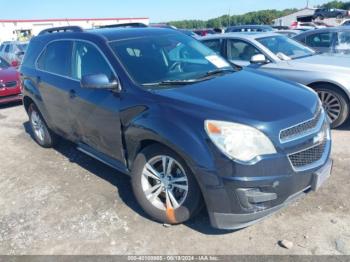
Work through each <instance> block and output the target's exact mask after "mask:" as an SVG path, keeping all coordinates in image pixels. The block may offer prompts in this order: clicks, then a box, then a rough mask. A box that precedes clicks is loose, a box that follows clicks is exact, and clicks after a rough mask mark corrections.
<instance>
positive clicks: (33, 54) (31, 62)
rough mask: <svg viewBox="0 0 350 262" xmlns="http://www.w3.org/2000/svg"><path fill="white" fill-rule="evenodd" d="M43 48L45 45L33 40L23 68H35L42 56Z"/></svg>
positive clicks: (23, 62) (26, 53)
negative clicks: (39, 57) (36, 62)
mask: <svg viewBox="0 0 350 262" xmlns="http://www.w3.org/2000/svg"><path fill="white" fill-rule="evenodd" d="M43 47H44V44H43V43H42V42H40V41H35V40H32V41H31V42H30V43H29V45H28V47H27V51H26V52H25V55H24V58H23V61H22V65H21V66H22V67H23V66H25V67H28V68H35V61H36V59H37V58H38V56H39V55H40V53H41V51H42V49H43Z"/></svg>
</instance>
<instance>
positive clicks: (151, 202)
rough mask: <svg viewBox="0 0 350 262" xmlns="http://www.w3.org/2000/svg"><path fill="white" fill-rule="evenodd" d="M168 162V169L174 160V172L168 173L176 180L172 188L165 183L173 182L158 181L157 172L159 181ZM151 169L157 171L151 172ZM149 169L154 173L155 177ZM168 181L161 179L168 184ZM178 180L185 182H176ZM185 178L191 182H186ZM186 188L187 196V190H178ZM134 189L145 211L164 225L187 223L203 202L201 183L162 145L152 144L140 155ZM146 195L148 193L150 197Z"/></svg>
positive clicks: (137, 159)
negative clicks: (150, 172)
mask: <svg viewBox="0 0 350 262" xmlns="http://www.w3.org/2000/svg"><path fill="white" fill-rule="evenodd" d="M164 160H166V161H165V162H166V163H167V165H166V167H167V166H169V163H170V162H171V161H170V160H173V162H172V165H170V166H171V168H170V172H168V174H171V177H172V181H174V182H173V185H174V186H172V188H171V189H170V188H167V189H165V187H167V186H166V185H164V183H170V182H169V181H168V182H167V181H165V182H164V183H163V182H162V181H160V180H159V179H154V174H155V172H154V171H156V173H157V178H158V177H160V176H161V175H163V171H162V170H163V161H164ZM150 166H151V167H152V168H153V170H152V169H150ZM146 170H147V171H146ZM149 170H151V171H152V172H153V174H151V176H150V175H149ZM165 170H167V168H165ZM175 171H176V172H175ZM145 174H147V175H145ZM166 178H167V177H164V178H161V179H162V180H163V181H164V180H166ZM175 179H177V180H181V181H178V182H175ZM185 179H187V181H186V182H185V181H184V180H185ZM158 180H159V182H158V184H157V183H156V181H158ZM186 185H187V193H185V192H186V190H184V189H181V188H178V186H181V187H182V188H186ZM158 186H159V188H158ZM132 188H133V192H134V195H135V197H136V200H137V202H138V203H139V205H140V206H141V207H142V209H143V210H144V211H145V212H146V213H147V214H148V215H149V216H150V217H151V218H152V219H154V220H155V221H158V222H161V223H168V224H180V223H183V222H185V221H187V220H189V219H190V218H192V217H193V216H194V215H195V214H197V212H199V211H200V209H201V207H202V203H203V201H202V195H201V191H200V189H199V186H198V184H197V181H196V179H195V177H194V175H193V174H192V172H191V171H190V169H189V168H188V167H187V165H186V163H185V162H184V161H183V160H182V159H181V158H180V157H179V156H178V155H177V154H175V153H174V152H173V151H171V150H170V149H168V148H166V147H164V146H161V145H151V146H149V147H147V148H145V149H144V150H142V151H141V152H140V153H139V154H138V155H137V156H136V159H135V161H134V165H133V168H132ZM162 189H163V190H162ZM147 190H148V191H149V192H147ZM167 192H171V194H169V193H167ZM146 194H148V196H147V197H146ZM155 196H156V197H155ZM167 196H168V197H167ZM171 196H172V197H171ZM174 199H175V201H173V200H174ZM168 200H170V201H168Z"/></svg>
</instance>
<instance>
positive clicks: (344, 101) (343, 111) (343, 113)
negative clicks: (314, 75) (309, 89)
mask: <svg viewBox="0 0 350 262" xmlns="http://www.w3.org/2000/svg"><path fill="white" fill-rule="evenodd" d="M314 89H315V91H316V92H317V93H318V94H319V97H320V99H321V101H322V97H321V94H322V92H326V93H329V94H330V95H332V96H334V97H335V98H336V99H337V100H338V101H339V105H340V113H339V116H338V117H337V118H336V119H334V120H333V121H332V123H331V127H332V128H337V127H340V126H341V125H342V124H344V122H345V121H346V120H347V119H348V117H349V100H348V97H347V96H346V95H345V94H344V93H343V92H341V91H340V90H338V89H337V88H335V87H333V86H331V85H327V84H324V85H319V86H317V87H315V88H314ZM322 102H323V106H324V107H325V110H326V112H327V114H328V115H329V112H328V109H327V106H326V104H325V103H324V101H322Z"/></svg>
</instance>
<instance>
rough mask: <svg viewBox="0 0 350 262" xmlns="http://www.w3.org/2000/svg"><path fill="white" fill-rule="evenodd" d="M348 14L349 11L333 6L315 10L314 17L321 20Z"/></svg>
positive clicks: (339, 17)
mask: <svg viewBox="0 0 350 262" xmlns="http://www.w3.org/2000/svg"><path fill="white" fill-rule="evenodd" d="M346 16H349V11H347V10H343V9H335V8H319V9H316V10H315V13H314V15H313V18H314V19H319V20H323V19H324V18H338V19H341V18H343V17H346Z"/></svg>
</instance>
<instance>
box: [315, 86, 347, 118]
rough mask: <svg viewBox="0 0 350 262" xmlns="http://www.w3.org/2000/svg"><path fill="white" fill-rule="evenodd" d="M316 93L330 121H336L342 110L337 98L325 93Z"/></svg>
mask: <svg viewBox="0 0 350 262" xmlns="http://www.w3.org/2000/svg"><path fill="white" fill-rule="evenodd" d="M317 93H318V95H319V97H320V99H321V102H322V105H323V108H324V109H325V110H326V112H327V114H328V116H329V118H330V119H331V121H332V122H334V121H336V120H337V119H338V118H339V116H340V114H341V110H342V106H341V103H340V100H339V98H338V97H337V96H336V95H334V94H333V93H331V92H327V91H317Z"/></svg>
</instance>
